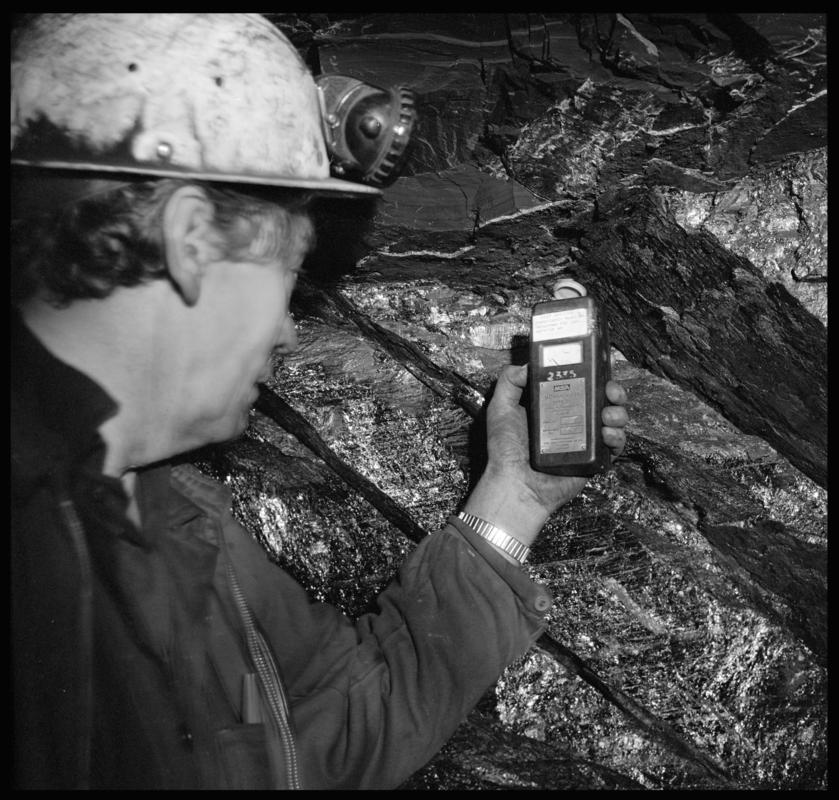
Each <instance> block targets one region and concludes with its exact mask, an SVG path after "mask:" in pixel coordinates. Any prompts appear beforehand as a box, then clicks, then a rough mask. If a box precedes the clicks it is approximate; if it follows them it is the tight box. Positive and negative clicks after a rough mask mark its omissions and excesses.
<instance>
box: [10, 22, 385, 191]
mask: <svg viewBox="0 0 839 800" xmlns="http://www.w3.org/2000/svg"><path fill="white" fill-rule="evenodd" d="M324 115H325V110H324V93H323V91H322V90H320V89H319V88H318V87H317V86H316V83H315V79H314V78H313V77H312V75H311V73H310V72H309V70H308V68H307V67H306V65H305V63H304V62H303V60H302V58H301V57H300V55H299V53H298V52H297V50H296V49H295V48H294V46H293V45H292V44H291V42H290V41H289V40H288V39H287V38H286V37H285V36H283V34H282V33H281V32H280V31H279V30H278V29H277V28H276V27H275V26H274V25H272V24H271V23H270V22H269V21H268V20H267V19H266V18H264V17H262V16H261V15H258V14H227V13H217V14H181V13H177V14H176V13H161V14H127V13H115V14H44V15H38V16H34V15H33V16H32V18H29V19H27V20H26V21H25V22H24V23H23V24H22V25H21V26H20V28H19V30H17V31H16V32H15V34H14V37H13V43H12V56H11V160H12V163H13V164H24V165H30V166H37V167H46V168H60V169H72V170H82V171H95V172H97V173H119V174H137V175H152V176H163V177H181V178H184V177H185V178H197V179H201V180H209V181H222V182H226V183H229V182H233V183H250V184H260V185H268V186H288V187H299V188H304V189H309V190H314V191H316V192H325V193H330V194H332V193H340V194H349V195H378V194H380V190H379V189H377V188H375V187H373V186H368V185H365V184H362V183H359V182H356V181H349V180H341V179H337V178H334V177H331V174H330V157H329V154H328V151H327V143H326V141H325V138H324V130H325V127H324V121H325V120H324ZM368 127H370V126H369V125H368ZM327 130H328V128H327Z"/></svg>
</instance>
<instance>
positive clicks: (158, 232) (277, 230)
mask: <svg viewBox="0 0 839 800" xmlns="http://www.w3.org/2000/svg"><path fill="white" fill-rule="evenodd" d="M190 184H192V185H199V186H201V188H202V189H203V190H204V191H205V192H206V193H207V196H208V197H209V199H210V201H211V202H212V203H213V205H214V211H215V215H214V220H213V227H214V229H215V232H216V233H217V234H218V236H217V241H216V242H215V243H214V244H216V245H217V246H218V247H219V252H220V257H222V258H226V259H227V260H230V261H234V262H235V261H245V260H248V261H253V262H257V263H259V262H266V263H267V262H270V261H274V260H277V259H282V258H284V257H285V256H287V255H288V254H290V253H292V252H294V251H295V250H296V249H297V248H299V247H300V246H302V245H304V244H307V243H312V242H311V239H312V238H313V236H314V233H313V226H312V224H311V221H310V219H309V214H308V213H307V207H308V205H309V203H310V199H311V195H309V194H308V193H305V192H303V191H300V190H297V191H293V190H285V191H283V190H278V189H272V190H270V194H269V190H265V189H262V188H261V187H246V188H242V189H241V190H240V189H239V188H238V187H237V190H235V191H234V190H229V189H226V188H224V189H223V188H220V187H219V186H218V185H217V184H209V183H203V182H196V181H184V180H173V179H163V180H151V181H141V182H130V183H122V184H117V185H116V186H117V188H114V189H111V190H110V191H106V192H98V193H94V194H90V195H88V196H86V197H84V198H83V199H79V200H76V201H74V202H71V203H68V204H65V205H64V206H63V207H62V208H61V209H60V210H58V211H50V212H41V213H36V214H32V215H28V216H26V217H25V218H21V219H13V222H12V236H11V240H12V241H11V244H12V247H11V255H12V270H11V272H12V280H11V295H12V298H11V299H12V304H13V305H16V304H18V303H21V302H23V301H24V300H27V299H28V298H30V297H32V296H34V295H36V294H40V295H42V296H43V297H44V298H45V299H46V300H47V301H48V302H50V303H52V304H54V305H56V306H65V305H67V304H69V303H70V302H72V301H73V300H79V299H91V298H103V297H107V296H108V295H109V294H110V293H111V292H112V291H113V290H114V289H115V288H117V287H119V286H124V287H128V286H137V285H139V284H142V283H146V282H148V281H151V280H157V279H164V278H166V277H167V276H168V271H167V267H166V258H165V248H164V242H163V224H162V223H163V212H164V209H165V207H166V203H167V201H168V200H169V198H170V197H171V196H172V195H173V194H174V192H175V191H176V190H177V189H178V188H180V187H181V186H186V185H190ZM312 244H313V243H312Z"/></svg>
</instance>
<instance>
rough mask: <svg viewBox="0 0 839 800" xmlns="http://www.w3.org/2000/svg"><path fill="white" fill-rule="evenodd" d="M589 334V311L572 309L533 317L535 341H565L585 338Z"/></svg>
mask: <svg viewBox="0 0 839 800" xmlns="http://www.w3.org/2000/svg"><path fill="white" fill-rule="evenodd" d="M587 333H588V309H586V308H572V309H569V310H568V311H551V312H549V313H548V314H535V315H534V316H533V341H534V342H542V341H544V340H545V339H565V338H568V337H570V336H585V335H586V334H587Z"/></svg>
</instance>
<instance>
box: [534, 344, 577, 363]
mask: <svg viewBox="0 0 839 800" xmlns="http://www.w3.org/2000/svg"><path fill="white" fill-rule="evenodd" d="M582 361H583V343H582V342H563V343H562V344H546V345H545V346H544V347H543V348H542V366H545V367H564V366H565V365H566V364H581V363H582Z"/></svg>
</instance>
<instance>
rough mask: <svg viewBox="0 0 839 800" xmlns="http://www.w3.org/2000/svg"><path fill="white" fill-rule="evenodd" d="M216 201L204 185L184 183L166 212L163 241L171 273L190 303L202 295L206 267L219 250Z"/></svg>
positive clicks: (172, 197)
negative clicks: (215, 231) (215, 242)
mask: <svg viewBox="0 0 839 800" xmlns="http://www.w3.org/2000/svg"><path fill="white" fill-rule="evenodd" d="M212 221H213V204H212V203H211V202H210V199H209V198H208V197H207V194H206V192H205V191H204V190H203V189H202V188H201V187H200V186H182V187H181V188H180V189H178V190H177V191H176V192H175V193H174V194H173V195H172V196H171V197H170V198H169V200H168V201H167V203H166V208H165V209H164V211H163V244H164V247H165V250H166V265H167V267H168V268H169V275H170V277H171V278H172V280H173V281H174V283H175V285H176V286H177V287H178V289H179V291H180V293H181V295H182V296H183V298H184V301H185V302H186V303H187V305H190V306H193V305H195V303H197V302H198V297H199V295H200V294H201V279H202V277H203V275H204V270H205V268H206V266H207V264H209V263H210V262H211V261H212V259H213V257H214V255H215V253H216V248H215V247H214V246H213V239H212V233H213V229H212V224H211V223H212Z"/></svg>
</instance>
